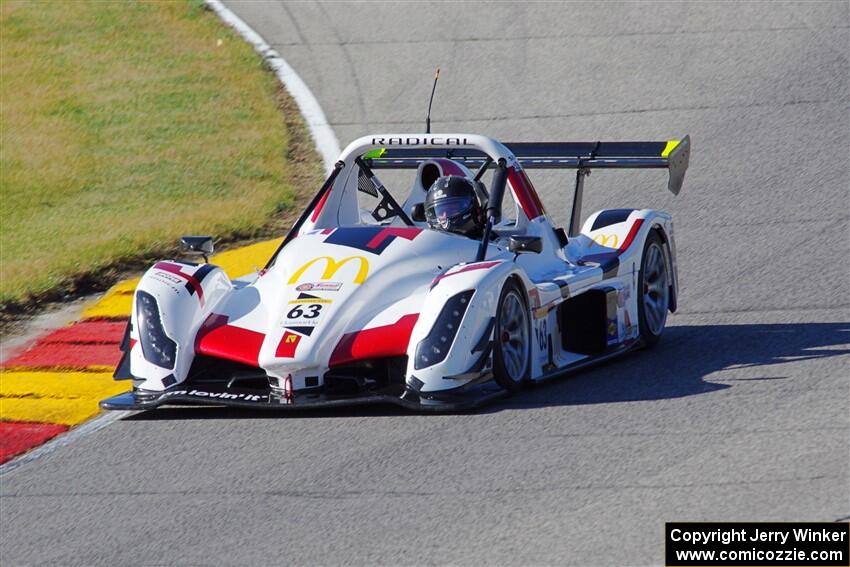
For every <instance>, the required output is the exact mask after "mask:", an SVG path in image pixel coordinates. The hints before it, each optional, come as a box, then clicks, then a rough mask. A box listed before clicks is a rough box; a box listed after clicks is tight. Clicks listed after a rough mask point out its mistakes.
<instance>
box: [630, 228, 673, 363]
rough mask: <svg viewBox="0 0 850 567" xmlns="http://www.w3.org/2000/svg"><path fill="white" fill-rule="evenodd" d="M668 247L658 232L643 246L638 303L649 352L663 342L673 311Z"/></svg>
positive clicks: (642, 336) (650, 235) (645, 343)
mask: <svg viewBox="0 0 850 567" xmlns="http://www.w3.org/2000/svg"><path fill="white" fill-rule="evenodd" d="M664 246H665V244H664V242H663V241H662V240H661V236H659V234H658V232H657V231H655V230H652V231H650V233H649V236H648V237H647V238H646V242H645V243H644V245H643V256H642V257H641V262H640V273H639V274H638V297H637V302H638V324H639V326H640V327H639V328H640V340H641V343H642V344H643V346H644V347H645V348H652V347H654V346H655V345H657V344H658V341H659V340H661V334H662V333H663V332H664V325H665V324H666V323H667V312H668V310H669V308H670V274H669V273H667V262H666V259H665V254H666V252H665V248H664Z"/></svg>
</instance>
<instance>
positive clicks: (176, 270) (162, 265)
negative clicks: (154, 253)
mask: <svg viewBox="0 0 850 567" xmlns="http://www.w3.org/2000/svg"><path fill="white" fill-rule="evenodd" d="M181 267H182V266H180V265H179V264H172V263H170V262H157V263H156V264H155V265H154V268H156V269H157V270H162V271H164V272H168V273H170V274H174V275H175V276H179V277H181V278H183V279H184V280H186V281H187V282H189V285H190V286H192V289H194V290H195V293H197V294H198V301H200V302H201V307H203V306H204V288H202V287H201V282H200V281H198V279H197V278H196V277H195V276H192V275H189V274H186V273H183V272H181V271H180V268H181Z"/></svg>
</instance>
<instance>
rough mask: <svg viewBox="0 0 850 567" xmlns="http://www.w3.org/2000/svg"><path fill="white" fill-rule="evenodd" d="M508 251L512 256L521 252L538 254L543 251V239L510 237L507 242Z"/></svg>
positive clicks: (537, 237)
mask: <svg viewBox="0 0 850 567" xmlns="http://www.w3.org/2000/svg"><path fill="white" fill-rule="evenodd" d="M508 250H510V251H511V252H513V253H514V254H522V253H523V252H534V253H535V254H540V252H542V251H543V239H542V238H540V237H539V236H511V237H510V240H509V241H508Z"/></svg>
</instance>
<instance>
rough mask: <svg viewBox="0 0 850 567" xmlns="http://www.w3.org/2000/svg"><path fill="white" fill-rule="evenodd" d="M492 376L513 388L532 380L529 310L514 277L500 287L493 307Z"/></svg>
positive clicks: (508, 388) (498, 381) (508, 387)
mask: <svg viewBox="0 0 850 567" xmlns="http://www.w3.org/2000/svg"><path fill="white" fill-rule="evenodd" d="M523 353H524V360H525V362H524V364H523V362H522V358H523V357H522V355H523ZM520 367H524V368H520ZM493 377H494V379H495V380H496V383H498V384H499V385H500V386H502V387H503V388H505V389H506V390H510V391H512V392H516V391H517V390H520V389H522V388H523V387H524V386H526V385H527V384H528V383H529V381H530V380H531V313H529V311H528V301H527V300H526V298H525V294H524V293H523V291H522V289H520V286H518V285H517V283H516V282H515V281H514V280H513V279H509V280H508V281H507V282H505V285H504V286H503V287H502V293H501V294H500V295H499V303H498V306H497V308H496V325H495V329H494V330H493Z"/></svg>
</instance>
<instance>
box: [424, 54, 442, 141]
mask: <svg viewBox="0 0 850 567" xmlns="http://www.w3.org/2000/svg"><path fill="white" fill-rule="evenodd" d="M439 78H440V68H439V67H437V72H436V73H435V74H434V86H433V87H431V98H430V99H429V100H428V116H427V117H426V118H425V133H426V134H430V133H431V104H433V102H434V92H435V91H436V90H437V79H439Z"/></svg>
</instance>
